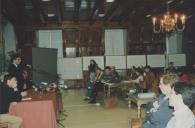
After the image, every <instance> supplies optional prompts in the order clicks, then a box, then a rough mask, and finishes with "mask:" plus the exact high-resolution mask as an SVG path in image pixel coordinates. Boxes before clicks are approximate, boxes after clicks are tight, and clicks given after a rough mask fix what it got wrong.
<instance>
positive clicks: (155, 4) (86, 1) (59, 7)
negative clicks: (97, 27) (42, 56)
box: [1, 0, 195, 25]
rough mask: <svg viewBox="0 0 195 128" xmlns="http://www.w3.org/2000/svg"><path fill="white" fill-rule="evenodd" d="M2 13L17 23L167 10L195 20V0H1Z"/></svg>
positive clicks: (142, 17) (143, 17) (134, 19)
mask: <svg viewBox="0 0 195 128" xmlns="http://www.w3.org/2000/svg"><path fill="white" fill-rule="evenodd" d="M1 2H2V3H1V5H2V8H1V13H2V14H3V15H4V16H6V17H7V18H8V19H9V20H10V21H12V22H13V23H14V24H15V25H33V24H36V25H37V24H47V23H53V24H63V23H65V22H67V21H68V22H73V23H76V24H77V23H80V22H83V21H84V22H89V23H92V24H93V23H95V22H96V21H101V22H104V23H109V22H110V21H113V22H117V23H118V24H119V25H123V23H125V22H131V23H140V22H146V23H147V22H151V17H152V16H153V15H155V16H158V15H160V14H162V13H164V12H165V11H166V4H167V3H168V4H169V6H170V10H171V12H179V13H184V14H186V15H187V18H188V20H187V21H188V22H189V23H190V24H195V0H115V1H114V2H106V0H1Z"/></svg>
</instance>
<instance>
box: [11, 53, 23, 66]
mask: <svg viewBox="0 0 195 128" xmlns="http://www.w3.org/2000/svg"><path fill="white" fill-rule="evenodd" d="M11 62H12V63H13V64H17V65H19V64H20V63H21V57H20V56H19V55H18V54H14V55H12V56H11Z"/></svg>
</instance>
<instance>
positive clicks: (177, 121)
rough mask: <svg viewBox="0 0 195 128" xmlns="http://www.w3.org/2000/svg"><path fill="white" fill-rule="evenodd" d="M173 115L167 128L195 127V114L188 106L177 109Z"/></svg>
mask: <svg viewBox="0 0 195 128" xmlns="http://www.w3.org/2000/svg"><path fill="white" fill-rule="evenodd" d="M173 115H174V116H173V117H172V118H171V119H170V120H169V122H168V124H167V126H166V128H194V125H195V118H194V114H193V113H192V111H191V110H190V109H189V108H188V107H187V106H185V107H183V108H181V109H179V110H176V111H175V112H174V113H173Z"/></svg>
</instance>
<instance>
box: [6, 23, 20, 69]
mask: <svg viewBox="0 0 195 128" xmlns="http://www.w3.org/2000/svg"><path fill="white" fill-rule="evenodd" d="M3 39H4V50H5V59H6V66H8V65H9V62H10V56H9V55H8V52H11V51H12V52H16V43H17V42H16V35H15V30H14V26H13V25H12V24H11V23H10V22H7V24H6V25H5V26H4V27H3Z"/></svg>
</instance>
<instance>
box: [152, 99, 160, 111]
mask: <svg viewBox="0 0 195 128" xmlns="http://www.w3.org/2000/svg"><path fill="white" fill-rule="evenodd" d="M153 106H154V109H156V110H157V109H158V108H159V107H160V105H159V104H158V101H155V102H154V103H153Z"/></svg>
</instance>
